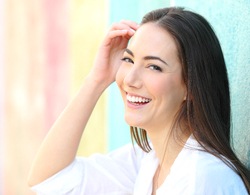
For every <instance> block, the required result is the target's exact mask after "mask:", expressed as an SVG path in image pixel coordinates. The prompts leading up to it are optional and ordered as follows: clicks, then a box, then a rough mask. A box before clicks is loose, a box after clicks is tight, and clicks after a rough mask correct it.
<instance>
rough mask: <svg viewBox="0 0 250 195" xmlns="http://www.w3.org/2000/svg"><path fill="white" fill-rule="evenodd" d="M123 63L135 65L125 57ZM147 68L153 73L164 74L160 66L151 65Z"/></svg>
mask: <svg viewBox="0 0 250 195" xmlns="http://www.w3.org/2000/svg"><path fill="white" fill-rule="evenodd" d="M121 61H123V62H126V63H131V64H134V61H133V60H132V59H131V58H129V57H123V58H122V59H121ZM147 68H149V69H150V70H153V71H158V72H162V68H161V67H160V66H158V65H155V64H149V65H148V66H147Z"/></svg>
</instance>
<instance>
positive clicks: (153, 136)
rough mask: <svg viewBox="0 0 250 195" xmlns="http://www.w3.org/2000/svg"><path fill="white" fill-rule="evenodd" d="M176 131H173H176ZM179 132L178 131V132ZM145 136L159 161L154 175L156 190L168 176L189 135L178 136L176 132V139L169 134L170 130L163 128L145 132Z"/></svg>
mask: <svg viewBox="0 0 250 195" xmlns="http://www.w3.org/2000/svg"><path fill="white" fill-rule="evenodd" d="M177 130H178V129H175V131H177ZM178 131H179V132H181V131H180V130H178ZM147 134H148V136H149V138H150V140H151V142H152V145H153V148H154V150H155V153H156V156H157V158H158V159H159V167H158V170H157V172H156V174H155V179H156V180H157V188H158V185H159V186H160V185H161V184H162V183H163V182H164V180H165V178H166V177H167V175H168V174H169V171H170V168H171V166H172V164H173V163H174V161H175V159H176V158H177V156H178V154H179V153H180V152H181V150H182V148H183V146H184V143H185V142H186V140H187V139H188V137H189V136H190V134H188V135H187V134H183V133H182V134H180V133H178V132H177V134H178V137H177V139H178V140H177V139H176V138H175V137H174V135H173V133H171V128H164V129H162V130H156V129H154V130H152V131H151V130H147Z"/></svg>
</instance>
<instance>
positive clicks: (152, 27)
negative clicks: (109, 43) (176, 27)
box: [128, 23, 177, 57]
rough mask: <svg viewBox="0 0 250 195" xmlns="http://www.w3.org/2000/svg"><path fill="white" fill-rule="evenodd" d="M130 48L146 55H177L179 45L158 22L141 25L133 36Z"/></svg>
mask: <svg viewBox="0 0 250 195" xmlns="http://www.w3.org/2000/svg"><path fill="white" fill-rule="evenodd" d="M128 48H129V49H131V50H132V51H133V52H135V53H136V52H140V53H144V54H145V55H148V54H151V55H152V54H155V55H156V54H158V55H168V56H169V55H170V56H173V55H174V56H175V55H176V56H177V46H176V43H175V41H174V39H173V37H172V35H171V34H170V33H169V32H168V31H167V30H165V29H163V28H162V27H160V26H159V25H157V24H156V23H146V24H143V25H142V26H140V27H139V29H138V30H137V31H136V32H135V34H134V36H133V37H132V38H131V40H130V43H129V46H128ZM174 56H173V57H174Z"/></svg>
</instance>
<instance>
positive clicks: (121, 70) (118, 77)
mask: <svg viewBox="0 0 250 195" xmlns="http://www.w3.org/2000/svg"><path fill="white" fill-rule="evenodd" d="M124 75H125V73H124V68H123V66H122V65H121V66H120V68H119V69H118V71H117V73H116V76H115V82H116V83H117V85H118V86H119V87H120V86H121V85H122V83H123V80H124Z"/></svg>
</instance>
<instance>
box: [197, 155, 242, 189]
mask: <svg viewBox="0 0 250 195" xmlns="http://www.w3.org/2000/svg"><path fill="white" fill-rule="evenodd" d="M225 160H226V159H225ZM194 178H195V182H194V183H195V188H196V189H197V191H201V192H203V193H205V192H208V191H210V193H213V194H247V193H246V190H245V186H244V183H243V181H242V179H241V177H240V176H239V175H238V174H237V173H236V171H235V170H233V169H232V168H231V167H229V166H228V165H227V164H226V163H225V162H223V161H222V160H221V159H220V158H218V157H216V156H214V155H212V154H210V153H207V152H203V151H196V162H195V171H194Z"/></svg>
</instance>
